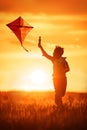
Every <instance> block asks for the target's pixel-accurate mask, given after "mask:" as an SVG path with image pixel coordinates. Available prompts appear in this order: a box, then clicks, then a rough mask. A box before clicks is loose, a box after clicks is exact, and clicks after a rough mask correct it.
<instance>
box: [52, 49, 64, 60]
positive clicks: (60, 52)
mask: <svg viewBox="0 0 87 130" xmlns="http://www.w3.org/2000/svg"><path fill="white" fill-rule="evenodd" d="M63 53H64V48H62V47H60V46H56V47H55V49H54V52H53V56H54V57H55V58H59V57H61V56H62V55H63Z"/></svg>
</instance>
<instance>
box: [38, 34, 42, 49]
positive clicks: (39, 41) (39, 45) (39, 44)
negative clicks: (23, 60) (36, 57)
mask: <svg viewBox="0 0 87 130" xmlns="http://www.w3.org/2000/svg"><path fill="white" fill-rule="evenodd" d="M38 47H39V48H41V47H42V46H41V36H39V40H38Z"/></svg>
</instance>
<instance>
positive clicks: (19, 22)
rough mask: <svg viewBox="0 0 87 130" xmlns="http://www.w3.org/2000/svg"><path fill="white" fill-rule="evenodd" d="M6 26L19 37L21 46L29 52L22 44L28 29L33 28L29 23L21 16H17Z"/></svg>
mask: <svg viewBox="0 0 87 130" xmlns="http://www.w3.org/2000/svg"><path fill="white" fill-rule="evenodd" d="M7 26H8V27H9V28H10V29H11V30H12V31H13V32H14V34H15V35H16V36H17V38H18V39H19V41H20V43H21V46H22V47H23V48H24V49H25V51H27V52H29V51H28V50H27V49H26V48H25V47H24V46H23V41H24V39H25V37H26V35H27V34H28V32H29V31H31V29H32V28H33V27H32V26H31V25H29V24H28V23H27V22H25V20H24V19H23V18H22V17H18V18H17V19H16V20H14V21H12V22H11V23H9V24H7Z"/></svg>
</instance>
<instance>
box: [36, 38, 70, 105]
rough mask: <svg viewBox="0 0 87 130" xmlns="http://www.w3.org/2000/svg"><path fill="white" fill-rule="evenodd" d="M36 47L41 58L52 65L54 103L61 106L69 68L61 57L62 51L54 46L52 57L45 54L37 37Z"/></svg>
mask: <svg viewBox="0 0 87 130" xmlns="http://www.w3.org/2000/svg"><path fill="white" fill-rule="evenodd" d="M38 47H39V48H40V49H41V51H42V54H43V56H45V57H46V58H48V59H49V60H51V61H52V63H53V84H54V89H55V103H56V105H57V106H60V107H61V106H62V97H63V96H64V95H65V92H66V86H67V78H66V72H68V71H69V70H70V69H69V66H68V63H67V61H66V58H65V57H62V55H63V53H64V49H63V48H61V47H60V46H56V47H55V49H54V52H53V56H51V55H49V54H47V52H46V51H45V50H44V49H43V47H42V45H41V37H39V42H38Z"/></svg>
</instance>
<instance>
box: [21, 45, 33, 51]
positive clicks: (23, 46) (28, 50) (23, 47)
mask: <svg viewBox="0 0 87 130" xmlns="http://www.w3.org/2000/svg"><path fill="white" fill-rule="evenodd" d="M21 46H22V47H23V49H24V50H25V51H27V52H29V51H31V50H30V49H29V50H27V49H26V48H25V47H24V46H23V44H21Z"/></svg>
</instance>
